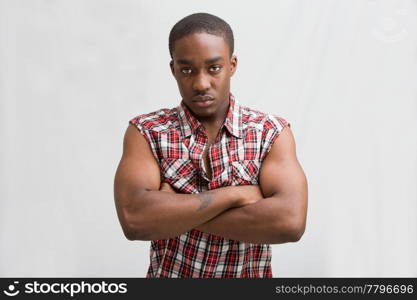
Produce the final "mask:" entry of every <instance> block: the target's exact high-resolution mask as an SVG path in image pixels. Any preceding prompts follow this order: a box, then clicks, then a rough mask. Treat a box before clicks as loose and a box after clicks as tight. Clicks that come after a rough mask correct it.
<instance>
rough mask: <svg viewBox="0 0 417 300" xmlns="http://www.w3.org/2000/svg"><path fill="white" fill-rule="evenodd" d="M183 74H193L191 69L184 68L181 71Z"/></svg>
mask: <svg viewBox="0 0 417 300" xmlns="http://www.w3.org/2000/svg"><path fill="white" fill-rule="evenodd" d="M181 73H183V74H185V75H189V74H191V69H190V68H183V69H181Z"/></svg>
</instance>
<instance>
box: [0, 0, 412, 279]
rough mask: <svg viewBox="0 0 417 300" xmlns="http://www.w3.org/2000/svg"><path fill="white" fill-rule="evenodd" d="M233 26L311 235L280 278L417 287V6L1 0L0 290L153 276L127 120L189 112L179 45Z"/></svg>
mask: <svg viewBox="0 0 417 300" xmlns="http://www.w3.org/2000/svg"><path fill="white" fill-rule="evenodd" d="M201 11H204V12H209V13H213V14H216V15H218V16H220V17H222V18H224V19H225V20H226V21H228V22H229V23H230V25H231V26H232V28H233V30H234V33H235V39H236V47H235V48H236V52H235V53H236V55H237V56H238V59H239V65H238V70H237V73H236V75H235V76H234V77H233V80H232V92H233V93H234V94H235V96H236V99H238V101H239V102H240V103H242V104H244V105H247V106H250V107H252V108H255V109H258V110H261V111H266V112H271V113H274V114H278V115H281V116H282V117H284V118H286V119H287V120H288V121H289V122H290V123H291V125H292V130H293V132H294V135H295V138H296V142H297V152H298V157H299V160H300V162H301V163H302V165H303V167H304V170H305V172H306V174H307V177H308V181H309V211H308V223H307V230H306V232H305V234H304V236H303V238H302V240H301V241H300V242H298V243H291V244H282V245H273V246H272V249H273V258H272V264H273V273H274V276H280V277H283V276H293V277H301V276H307V277H310V276H320V277H321V276H330V277H331V276H417V263H416V255H415V254H416V253H417V218H416V217H417V202H416V200H417V188H416V182H417V132H416V129H417V101H416V100H417V84H416V80H417V59H416V58H417V51H416V50H417V34H416V33H417V24H416V23H417V3H416V1H413V0H399V1H388V0H387V1H384V0H378V1H371V0H368V1H366V0H354V1H350V0H344V1H342V0H338V1H331V0H327V1H326V0H316V1H308V0H305V1H294V0H291V1H218V0H212V1H196V0H193V1H154V0H153V1H133V0H132V1H126V0H122V1H116V0H106V1H102V0H88V1H85V0H84V1H82V0H77V1H46V0H44V1H40V0H33V1H30V0H27V1H23V0H20V1H15V0H0V201H1V202H0V276H10V277H17V276H51V277H53V276H115V277H119V276H120V277H122V276H133V277H144V276H145V274H146V271H147V267H148V263H149V246H150V242H143V241H135V242H131V241H128V240H126V239H125V238H124V236H123V233H122V231H121V227H120V225H119V222H118V219H117V216H116V211H115V206H114V200H113V179H114V173H115V170H116V167H117V164H118V162H119V159H120V156H121V151H122V140H123V134H124V131H125V129H126V127H127V125H128V120H129V119H131V118H132V117H134V116H136V115H138V114H141V113H145V112H150V111H153V110H156V109H159V108H162V107H167V108H171V107H174V106H176V105H178V104H179V102H180V95H179V93H178V91H177V86H176V82H175V81H174V78H173V77H172V75H171V74H170V71H169V66H168V62H169V53H168V46H167V44H168V33H169V30H170V29H171V27H172V25H173V24H174V23H175V22H176V21H178V20H179V19H180V18H182V17H184V16H185V15H187V14H190V13H193V12H201Z"/></svg>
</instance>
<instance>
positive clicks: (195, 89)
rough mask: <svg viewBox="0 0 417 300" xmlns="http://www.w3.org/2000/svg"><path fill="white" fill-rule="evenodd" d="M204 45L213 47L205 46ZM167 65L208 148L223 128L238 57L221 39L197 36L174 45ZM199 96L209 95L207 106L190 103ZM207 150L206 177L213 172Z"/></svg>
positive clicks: (194, 35)
mask: <svg viewBox="0 0 417 300" xmlns="http://www.w3.org/2000/svg"><path fill="white" fill-rule="evenodd" d="M207 43H209V44H210V45H212V46H213V47H206V45H207ZM172 56H173V57H172V58H173V59H172V60H171V62H170V67H171V72H172V74H173V75H174V77H175V79H176V81H177V83H178V88H179V91H180V94H181V96H182V99H183V101H184V104H185V105H186V106H187V107H188V108H189V110H190V111H191V113H192V114H193V115H194V116H195V117H196V118H197V119H198V120H199V121H200V122H201V123H202V124H203V126H204V128H205V129H206V134H207V137H208V144H209V145H211V144H212V143H213V141H214V140H215V138H216V135H217V133H218V131H219V129H220V127H221V126H222V124H223V122H224V120H225V118H226V114H227V111H228V108H229V92H230V79H231V77H232V76H233V74H234V73H235V71H236V67H237V58H236V56H235V55H231V53H230V48H229V46H228V44H227V43H225V40H224V39H223V38H222V37H219V36H216V35H211V34H206V33H200V34H192V35H189V36H185V37H183V38H182V39H180V40H178V41H176V42H175V47H174V51H173V53H172ZM198 96H211V97H212V98H213V99H214V100H213V103H212V105H210V106H209V107H203V108H202V107H200V106H198V105H196V102H194V101H193V99H195V98H196V97H198ZM208 150H209V147H206V148H205V150H204V153H203V160H204V164H205V169H206V173H207V176H208V178H211V176H212V172H211V168H210V165H209V159H208V155H207V153H208Z"/></svg>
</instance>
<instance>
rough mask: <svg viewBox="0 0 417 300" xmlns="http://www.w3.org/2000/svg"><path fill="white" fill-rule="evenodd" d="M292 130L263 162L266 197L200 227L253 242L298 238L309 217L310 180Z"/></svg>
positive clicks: (262, 182) (222, 214)
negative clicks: (296, 147)
mask: <svg viewBox="0 0 417 300" xmlns="http://www.w3.org/2000/svg"><path fill="white" fill-rule="evenodd" d="M295 150H296V149H295V141H294V138H293V135H292V133H291V129H290V128H289V127H286V128H285V129H284V130H283V131H282V132H281V134H280V136H279V137H278V138H277V139H276V140H275V142H274V145H273V146H272V147H271V151H270V152H269V153H268V155H267V157H266V158H265V160H264V161H263V163H262V166H261V170H260V175H259V177H260V178H259V181H260V187H261V190H262V193H263V195H264V196H265V198H264V199H261V200H260V201H258V202H256V203H254V204H251V205H247V206H244V207H239V208H232V209H229V210H227V211H225V212H223V213H221V214H220V215H218V216H216V217H215V218H213V219H211V220H210V221H208V222H206V223H204V224H202V225H200V226H198V227H196V229H198V230H200V231H204V232H209V233H212V234H215V235H220V236H222V237H225V238H228V239H233V240H239V241H244V242H250V243H266V244H280V243H286V242H295V241H298V240H299V239H300V238H301V236H302V235H303V233H304V230H305V224H306V216H307V180H306V177H305V174H304V172H303V170H302V168H301V166H300V164H299V162H298V160H297V157H296V151H295Z"/></svg>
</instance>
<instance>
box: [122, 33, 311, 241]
mask: <svg viewBox="0 0 417 300" xmlns="http://www.w3.org/2000/svg"><path fill="white" fill-rule="evenodd" d="M170 67H171V71H172V74H173V75H174V77H175V79H176V81H177V83H178V87H179V91H180V93H181V96H182V97H183V101H184V103H185V104H186V105H187V107H188V108H189V109H190V111H191V112H192V113H193V115H194V116H195V117H196V118H197V119H198V120H199V121H200V122H201V123H202V124H203V126H204V129H205V131H204V132H205V134H206V135H207V145H206V147H205V149H206V150H207V149H208V148H209V146H210V144H211V143H212V142H213V141H214V140H215V138H216V136H217V134H218V133H219V129H220V127H221V125H222V124H223V122H224V120H225V117H226V113H227V110H228V104H229V93H230V79H231V77H232V76H233V74H234V73H235V71H236V67H237V58H236V57H235V56H231V55H230V51H229V46H228V44H227V43H226V41H225V40H224V39H223V38H222V37H218V36H215V35H211V34H207V33H198V34H191V35H188V36H185V37H183V38H181V39H179V40H177V41H176V42H175V45H174V51H173V59H172V62H171V63H170ZM201 96H210V97H211V98H212V99H213V101H212V102H211V103H210V105H209V106H207V107H202V106H199V105H197V104H196V103H195V102H193V100H195V98H196V97H201ZM201 159H202V160H203V162H204V164H205V167H206V171H207V173H208V177H209V178H211V172H210V170H211V168H210V164H209V159H208V152H207V151H205V152H204V153H203V155H202V157H201ZM160 175H161V174H160V169H159V165H158V163H157V162H156V161H155V159H154V158H153V155H152V151H151V149H150V147H149V144H148V143H147V141H146V140H145V138H144V137H143V136H142V135H141V134H140V133H139V132H138V130H137V128H135V127H134V126H133V125H129V127H128V129H127V130H126V134H125V140H124V148H123V156H122V159H121V162H120V164H119V167H118V170H117V172H116V177H115V202H116V208H117V212H118V216H119V220H120V222H121V225H122V228H123V230H124V232H125V235H126V237H127V238H128V239H130V240H156V239H165V238H169V237H176V236H178V235H180V234H182V233H185V232H187V231H189V230H191V229H193V228H195V229H198V230H201V231H204V232H208V233H212V234H215V235H219V236H222V237H224V238H228V239H233V240H239V241H243V242H250V243H268V244H278V243H286V242H294V241H298V240H299V239H300V238H301V236H302V235H303V233H304V230H305V225H306V216H307V179H306V177H305V174H304V172H303V170H302V168H301V165H300V164H299V162H298V160H297V156H296V148H295V140H294V137H293V135H292V132H291V129H290V127H288V126H287V127H285V128H284V130H283V131H282V132H281V133H280V136H279V137H278V138H277V139H276V140H275V142H274V144H273V146H272V147H271V150H270V152H269V153H268V154H267V156H266V157H265V159H264V161H263V162H262V165H261V169H260V173H259V186H258V185H246V186H230V187H222V188H218V189H214V190H210V191H207V192H201V193H199V194H182V193H177V192H176V191H175V190H173V189H172V187H171V186H170V185H169V184H167V183H162V184H161V182H160ZM242 224H246V225H247V224H250V226H242Z"/></svg>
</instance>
